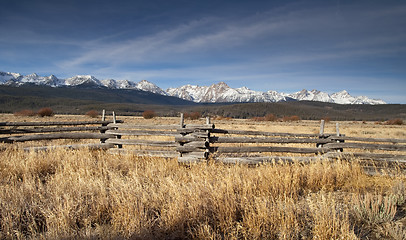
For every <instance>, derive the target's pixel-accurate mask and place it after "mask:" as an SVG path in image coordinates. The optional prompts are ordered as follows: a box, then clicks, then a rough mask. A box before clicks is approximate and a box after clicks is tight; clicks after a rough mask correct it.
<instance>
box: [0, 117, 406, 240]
mask: <svg viewBox="0 0 406 240" xmlns="http://www.w3.org/2000/svg"><path fill="white" fill-rule="evenodd" d="M6 118H7V119H8V120H5V119H6ZM13 118H15V117H14V116H12V115H11V116H1V119H0V121H20V120H21V119H14V120H13ZM82 118H83V119H86V117H85V116H83V117H75V116H54V117H52V118H49V121H62V120H83V119H82ZM119 119H123V118H121V117H120V118H119ZM33 120H36V118H35V117H32V118H27V121H33ZM178 120H179V119H177V118H171V119H164V118H154V119H151V120H143V119H142V118H128V119H126V118H124V121H125V122H137V123H148V124H152V123H154V124H177V123H179V121H178ZM39 121H43V119H39ZM197 122H200V123H201V121H197ZM197 122H196V123H197ZM216 125H219V127H221V128H230V127H235V128H239V129H242V128H243V127H246V129H247V130H266V131H280V132H299V133H314V131H316V130H317V131H318V123H317V122H311V121H309V122H307V121H302V122H299V123H266V124H264V123H255V122H249V121H246V120H225V121H219V123H217V122H216ZM341 126H342V127H343V129H345V130H344V131H342V132H343V133H346V134H347V135H351V134H348V132H349V131H356V132H357V135H359V134H362V133H361V131H364V132H375V133H374V134H381V135H379V137H385V136H383V135H385V134H387V135H388V134H389V135H391V134H392V133H394V132H396V131H404V128H396V127H393V128H392V126H386V125H385V126H384V125H375V124H373V123H367V127H366V126H364V124H362V123H350V122H349V123H341ZM373 126H374V127H375V128H373ZM370 127H371V128H370ZM293 128H295V129H294V130H292V129H293ZM288 129H289V131H288ZM331 131H332V132H333V131H335V125H334V128H333V129H332V130H331ZM331 131H330V132H331ZM364 135H368V134H364ZM387 135H386V137H388V136H387ZM374 136H375V137H378V136H376V135H374ZM62 141H63V140H62ZM405 188H406V176H405V175H402V174H401V173H396V172H393V173H392V174H391V175H375V176H369V175H366V174H365V173H364V171H363V169H362V167H361V165H360V164H359V163H358V162H357V161H356V159H354V161H351V162H348V161H340V160H338V161H334V162H330V161H318V162H313V163H310V164H306V165H304V164H300V163H294V164H270V163H269V164H264V165H261V166H257V167H248V166H242V165H224V164H218V163H214V162H208V163H199V164H193V165H179V164H178V163H177V161H176V159H163V158H143V157H137V156H134V155H111V154H108V153H107V152H104V151H90V150H87V149H82V150H75V151H71V150H63V149H58V150H53V151H46V152H24V151H22V150H19V149H17V148H16V147H15V146H8V148H7V149H6V150H5V151H3V152H1V155H0V238H1V239H25V238H43V239H60V238H68V239H71V238H77V239H84V238H85V239H95V238H103V239H405V238H406V216H405V212H406V203H405V199H406V190H405Z"/></svg>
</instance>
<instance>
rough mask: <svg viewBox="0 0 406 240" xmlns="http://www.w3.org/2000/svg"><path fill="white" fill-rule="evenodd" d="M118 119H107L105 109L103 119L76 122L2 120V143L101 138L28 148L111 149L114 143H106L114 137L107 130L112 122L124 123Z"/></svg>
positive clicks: (0, 134) (0, 132) (0, 137)
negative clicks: (94, 141) (87, 141)
mask: <svg viewBox="0 0 406 240" xmlns="http://www.w3.org/2000/svg"><path fill="white" fill-rule="evenodd" d="M122 122H123V121H120V120H116V117H115V114H114V112H113V120H112V121H106V120H105V111H103V116H102V120H101V121H76V122H0V143H18V142H27V141H40V140H56V139H76V140H81V139H100V142H99V143H92V144H71V145H60V146H59V145H51V146H39V147H27V148H25V149H26V150H47V149H52V148H58V147H64V148H70V149H77V148H83V147H88V148H91V149H109V148H112V147H114V145H113V144H108V143H105V141H106V140H107V139H108V138H111V137H114V136H113V135H108V134H106V133H105V132H106V131H107V130H109V129H112V127H109V126H108V125H109V124H110V123H122Z"/></svg>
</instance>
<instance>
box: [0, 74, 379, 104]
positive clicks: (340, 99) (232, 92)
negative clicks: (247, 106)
mask: <svg viewBox="0 0 406 240" xmlns="http://www.w3.org/2000/svg"><path fill="white" fill-rule="evenodd" d="M30 84H32V85H40V86H50V87H54V88H59V87H75V88H107V89H136V90H142V91H146V92H151V93H155V94H159V95H163V96H173V97H178V98H181V99H184V100H187V101H193V102H197V103H228V102H230V103H237V102H286V101H319V102H328V103H338V104H371V105H377V104H386V103H385V102H384V101H383V100H380V99H371V98H368V97H366V96H358V97H354V96H351V95H350V94H349V93H348V92H347V91H346V90H343V91H340V92H337V93H333V94H328V93H326V92H321V91H318V90H311V91H308V90H306V89H303V90H301V91H299V92H295V93H291V94H287V93H280V92H276V91H272V90H269V91H266V92H262V91H254V90H250V89H248V88H247V87H241V88H231V87H230V86H228V85H227V84H226V83H224V82H220V83H217V84H212V85H211V86H197V85H185V86H181V87H178V88H168V89H167V90H166V91H164V90H163V89H161V88H160V87H158V86H157V85H155V84H154V83H151V82H148V81H147V80H142V81H140V82H137V83H135V82H133V81H129V80H114V79H105V80H99V79H97V78H95V77H94V76H91V75H77V76H74V77H71V78H66V79H59V78H57V77H56V76H54V75H50V76H47V77H43V76H38V75H37V74H35V73H33V74H29V75H25V76H24V75H21V74H19V73H10V72H1V71H0V85H8V86H16V87H19V86H26V85H30Z"/></svg>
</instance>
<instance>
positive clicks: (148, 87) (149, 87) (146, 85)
mask: <svg viewBox="0 0 406 240" xmlns="http://www.w3.org/2000/svg"><path fill="white" fill-rule="evenodd" d="M135 87H136V88H137V89H139V90H142V91H146V92H152V93H156V94H160V95H165V96H166V95H167V94H166V92H165V91H164V90H162V89H161V88H160V87H158V86H157V85H155V84H153V83H151V82H148V81H147V80H141V81H140V82H138V83H137V84H136V86H135Z"/></svg>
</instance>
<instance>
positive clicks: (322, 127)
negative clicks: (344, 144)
mask: <svg viewBox="0 0 406 240" xmlns="http://www.w3.org/2000/svg"><path fill="white" fill-rule="evenodd" d="M323 135H324V119H322V120H321V122H320V136H323Z"/></svg>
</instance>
